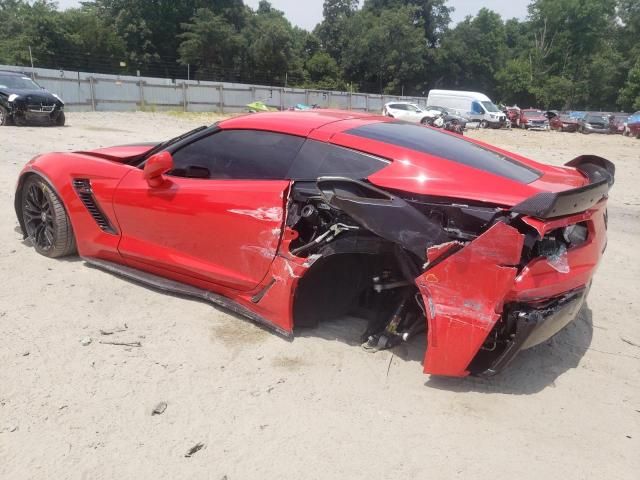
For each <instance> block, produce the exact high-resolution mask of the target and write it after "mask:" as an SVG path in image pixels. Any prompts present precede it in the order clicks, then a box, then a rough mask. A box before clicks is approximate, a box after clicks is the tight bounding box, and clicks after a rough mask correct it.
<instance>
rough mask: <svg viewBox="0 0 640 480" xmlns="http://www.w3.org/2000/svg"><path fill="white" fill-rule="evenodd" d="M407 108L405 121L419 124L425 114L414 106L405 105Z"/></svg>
mask: <svg viewBox="0 0 640 480" xmlns="http://www.w3.org/2000/svg"><path fill="white" fill-rule="evenodd" d="M405 106H406V108H407V112H406V113H407V116H406V118H405V120H407V121H409V122H416V123H419V122H420V120H422V119H423V118H424V117H425V115H426V113H425V112H424V111H422V110H420V109H419V108H418V107H416V106H415V105H409V104H407V105H405Z"/></svg>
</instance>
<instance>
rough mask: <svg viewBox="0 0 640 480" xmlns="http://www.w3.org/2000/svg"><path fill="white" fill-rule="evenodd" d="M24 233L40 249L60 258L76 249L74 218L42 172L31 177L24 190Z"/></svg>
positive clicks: (46, 253) (41, 251) (43, 253)
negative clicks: (40, 174)
mask: <svg viewBox="0 0 640 480" xmlns="http://www.w3.org/2000/svg"><path fill="white" fill-rule="evenodd" d="M21 200H22V203H21V212H20V213H21V216H22V225H23V227H24V229H25V232H24V234H25V235H26V237H27V238H30V239H31V241H32V243H33V246H34V248H35V249H36V252H38V253H39V254H41V255H44V256H45V257H50V258H60V257H65V256H68V255H72V254H73V253H75V252H76V242H75V237H74V236H73V228H72V227H71V221H70V220H69V216H68V215H67V211H66V210H65V208H64V205H63V204H62V201H61V200H60V198H59V197H58V195H57V194H56V192H55V191H54V190H53V188H52V187H51V185H49V183H47V182H46V181H45V180H44V179H43V178H42V177H40V176H38V175H31V176H29V177H28V178H27V179H26V181H25V182H24V185H23V186H22V190H21Z"/></svg>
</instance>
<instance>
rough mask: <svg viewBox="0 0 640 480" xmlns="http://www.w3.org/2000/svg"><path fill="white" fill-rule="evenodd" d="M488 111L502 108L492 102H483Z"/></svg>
mask: <svg viewBox="0 0 640 480" xmlns="http://www.w3.org/2000/svg"><path fill="white" fill-rule="evenodd" d="M482 105H483V106H484V108H485V109H486V110H487V112H499V111H500V110H499V109H498V107H496V106H495V105H494V104H493V103H492V102H482Z"/></svg>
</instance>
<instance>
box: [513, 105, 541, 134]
mask: <svg viewBox="0 0 640 480" xmlns="http://www.w3.org/2000/svg"><path fill="white" fill-rule="evenodd" d="M517 124H518V127H520V128H523V129H532V130H534V129H535V130H549V120H548V119H547V117H545V115H544V112H543V111H542V110H536V109H534V108H523V109H522V110H520V116H519V117H518V120H517Z"/></svg>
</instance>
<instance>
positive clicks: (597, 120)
mask: <svg viewBox="0 0 640 480" xmlns="http://www.w3.org/2000/svg"><path fill="white" fill-rule="evenodd" d="M578 131H579V132H581V133H606V134H609V133H611V130H610V128H609V117H608V116H606V115H603V114H601V113H587V114H586V115H585V116H584V117H582V118H580V119H579V120H578Z"/></svg>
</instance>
